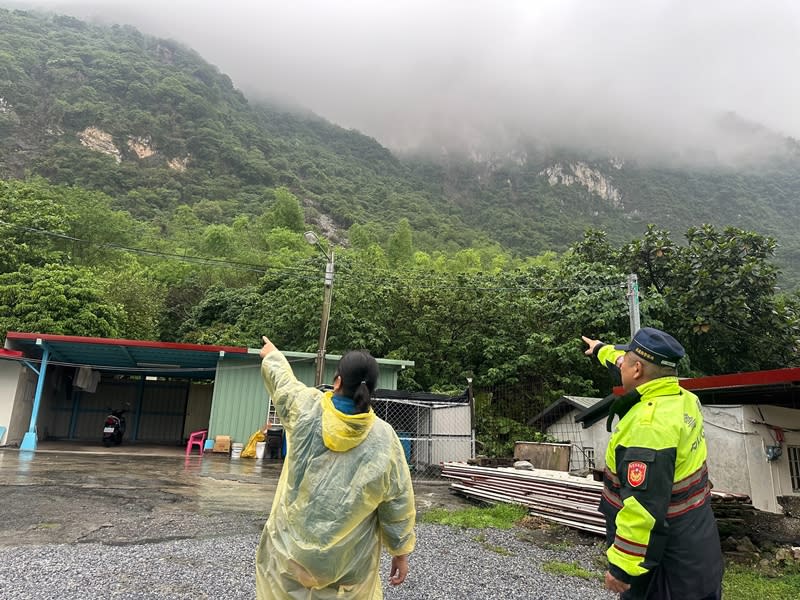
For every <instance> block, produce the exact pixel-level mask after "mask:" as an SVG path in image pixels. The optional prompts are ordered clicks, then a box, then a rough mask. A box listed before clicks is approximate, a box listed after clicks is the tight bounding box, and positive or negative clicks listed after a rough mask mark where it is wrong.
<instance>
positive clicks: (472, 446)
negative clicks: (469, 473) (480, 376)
mask: <svg viewBox="0 0 800 600" xmlns="http://www.w3.org/2000/svg"><path fill="white" fill-rule="evenodd" d="M467 399H468V400H469V429H470V454H471V457H472V458H475V396H474V395H473V392H472V377H467Z"/></svg>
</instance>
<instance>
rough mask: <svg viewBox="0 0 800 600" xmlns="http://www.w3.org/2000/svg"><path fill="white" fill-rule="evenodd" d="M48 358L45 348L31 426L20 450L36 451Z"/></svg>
mask: <svg viewBox="0 0 800 600" xmlns="http://www.w3.org/2000/svg"><path fill="white" fill-rule="evenodd" d="M49 358H50V350H48V349H47V346H44V348H43V349H42V363H41V364H40V365H39V380H38V381H37V382H36V394H35V395H34V397H33V409H32V410H31V424H30V425H29V426H28V431H27V432H26V433H25V435H24V436H23V438H22V444H20V447H19V449H20V450H27V451H29V452H35V451H36V442H37V440H36V420H37V419H38V417H39V406H40V405H41V403H42V391H43V390H44V377H45V375H46V374H47V360H48V359H49Z"/></svg>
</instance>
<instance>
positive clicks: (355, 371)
mask: <svg viewBox="0 0 800 600" xmlns="http://www.w3.org/2000/svg"><path fill="white" fill-rule="evenodd" d="M336 373H337V375H339V377H341V380H342V390H341V394H342V395H343V396H346V397H348V398H352V399H353V402H354V403H355V411H356V414H358V413H365V412H368V411H369V409H370V406H372V393H373V392H374V391H375V387H376V386H377V384H378V373H379V367H378V361H377V360H375V359H374V358H373V357H372V355H371V354H370V353H369V352H367V351H366V350H353V351H351V352H348V353H347V354H345V355H344V356H342V358H341V359H340V360H339V365H338V366H337V368H336Z"/></svg>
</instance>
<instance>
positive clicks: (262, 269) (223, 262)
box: [0, 221, 316, 274]
mask: <svg viewBox="0 0 800 600" xmlns="http://www.w3.org/2000/svg"><path fill="white" fill-rule="evenodd" d="M0 225H7V226H9V227H14V228H17V229H22V230H25V231H30V232H32V233H36V234H39V235H46V236H49V237H55V238H59V239H63V240H68V241H71V242H77V243H80V244H85V245H87V246H96V247H99V248H111V249H114V250H121V251H124V252H133V253H136V254H142V255H146V256H157V257H162V258H169V259H173V260H182V261H186V262H194V263H200V264H208V265H211V266H219V267H229V268H232V269H239V270H245V271H253V272H256V273H262V274H266V273H268V272H270V270H272V271H287V272H301V273H313V272H315V271H316V269H309V268H301V267H274V266H262V265H256V264H253V263H246V262H241V261H234V260H229V259H221V258H210V257H206V256H194V255H190V254H177V253H174V252H164V251H161V250H150V249H148V248H134V247H132V246H124V245H122V244H115V243H113V242H93V241H91V240H85V239H82V238H78V237H74V236H71V235H67V234H65V233H59V232H56V231H48V230H46V229H37V228H35V227H27V226H25V225H19V224H16V223H8V222H6V221H0Z"/></svg>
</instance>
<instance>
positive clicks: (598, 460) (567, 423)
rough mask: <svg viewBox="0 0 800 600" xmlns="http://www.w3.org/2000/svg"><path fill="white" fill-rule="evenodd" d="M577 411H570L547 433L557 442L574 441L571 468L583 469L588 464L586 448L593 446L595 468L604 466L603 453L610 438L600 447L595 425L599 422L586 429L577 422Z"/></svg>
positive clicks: (570, 458) (570, 460) (549, 428)
mask: <svg viewBox="0 0 800 600" xmlns="http://www.w3.org/2000/svg"><path fill="white" fill-rule="evenodd" d="M575 412H576V411H574V410H571V411H570V412H569V413H567V414H566V415H564V416H563V417H561V418H560V419H559V420H558V421H556V422H555V423H553V424H552V425H551V426H550V427H548V428H547V431H546V432H545V433H548V434H549V435H551V436H553V437H554V438H555V439H556V441H557V442H567V441H569V442H571V443H572V449H571V451H570V455H569V469H570V470H574V469H581V468H584V466H586V465H585V462H586V461H585V459H584V456H585V452H584V451H585V449H586V448H592V449H593V450H594V465H595V468H602V467H603V465H604V464H605V462H604V460H603V458H604V457H603V453H604V452H605V447H606V445H607V443H608V440H606V442H605V443H603V445H602V446H601V447H599V448H598V447H597V445H596V440H595V432H594V427H595V426H596V425H597V423H595V425H593V426H592V427H590V428H588V429H584V428H583V424H582V423H576V422H575ZM603 425H605V421H603Z"/></svg>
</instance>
